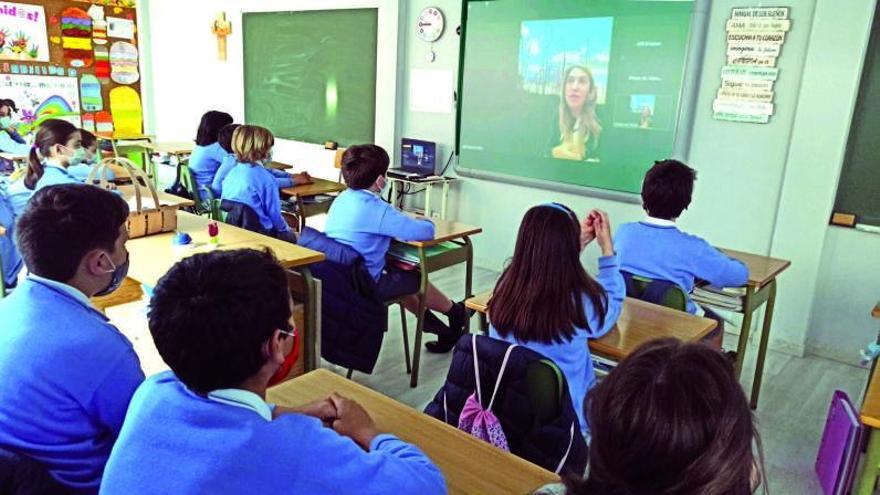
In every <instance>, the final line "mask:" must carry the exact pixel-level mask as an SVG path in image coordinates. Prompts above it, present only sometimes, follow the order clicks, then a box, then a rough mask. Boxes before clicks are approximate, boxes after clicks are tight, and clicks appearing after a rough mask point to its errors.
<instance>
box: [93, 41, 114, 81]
mask: <svg viewBox="0 0 880 495" xmlns="http://www.w3.org/2000/svg"><path fill="white" fill-rule="evenodd" d="M95 77H97V78H98V80H99V81H101V84H107V83H109V82H110V51H109V50H107V46H106V45H95Z"/></svg>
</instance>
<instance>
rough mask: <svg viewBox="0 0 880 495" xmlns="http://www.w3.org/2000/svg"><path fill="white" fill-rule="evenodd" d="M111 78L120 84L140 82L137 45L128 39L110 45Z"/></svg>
mask: <svg viewBox="0 0 880 495" xmlns="http://www.w3.org/2000/svg"><path fill="white" fill-rule="evenodd" d="M110 79H112V80H113V82H115V83H118V84H134V83H136V82H138V79H140V74H139V73H138V50H137V47H136V46H134V45H132V44H131V43H128V42H126V41H117V42H115V43H113V45H111V46H110Z"/></svg>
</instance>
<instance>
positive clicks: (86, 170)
mask: <svg viewBox="0 0 880 495" xmlns="http://www.w3.org/2000/svg"><path fill="white" fill-rule="evenodd" d="M96 166H97V165H96V164H91V163H80V164H79V165H72V166H70V167H67V172H68V173H69V174H70V175H72V176H74V177H76V178H77V179H79V180H80V181H81V182H85V181H86V180H88V178H89V174H90V173H92V169H93V168H95V167H96ZM101 175H103V172H102V173H101ZM100 178H101V176H100V175H97V176H95V179H100ZM115 179H116V174H115V173H114V172H113V171H112V170H110V169H107V180H110V181H112V180H115Z"/></svg>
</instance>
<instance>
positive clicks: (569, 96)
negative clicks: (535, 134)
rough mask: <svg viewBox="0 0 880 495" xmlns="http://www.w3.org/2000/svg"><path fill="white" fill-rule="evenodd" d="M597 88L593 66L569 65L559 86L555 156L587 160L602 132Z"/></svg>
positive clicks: (565, 158) (553, 153)
mask: <svg viewBox="0 0 880 495" xmlns="http://www.w3.org/2000/svg"><path fill="white" fill-rule="evenodd" d="M597 101H598V90H597V88H596V82H595V79H593V73H592V72H590V69H589V68H588V67H586V66H584V65H573V66H571V67H569V68H568V69H566V71H565V73H564V74H563V77H562V85H561V88H560V90H559V144H558V145H557V146H555V147H554V148H553V150H552V155H553V158H562V159H564V160H585V159H586V158H587V155H588V154H589V152H590V151H592V150H594V149H595V148H596V146H597V144H598V141H599V134H601V133H602V126H601V125H600V124H599V119H598V117H597V116H596V102H597Z"/></svg>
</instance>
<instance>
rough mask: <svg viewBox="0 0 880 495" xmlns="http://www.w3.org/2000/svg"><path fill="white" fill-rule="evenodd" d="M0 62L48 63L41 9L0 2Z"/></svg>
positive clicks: (47, 47)
mask: <svg viewBox="0 0 880 495" xmlns="http://www.w3.org/2000/svg"><path fill="white" fill-rule="evenodd" d="M0 59H2V60H20V61H24V62H48V61H49V38H48V36H47V35H46V13H45V11H44V10H43V7H42V6H41V5H28V4H23V3H13V2H0Z"/></svg>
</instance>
